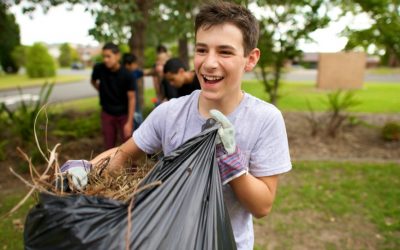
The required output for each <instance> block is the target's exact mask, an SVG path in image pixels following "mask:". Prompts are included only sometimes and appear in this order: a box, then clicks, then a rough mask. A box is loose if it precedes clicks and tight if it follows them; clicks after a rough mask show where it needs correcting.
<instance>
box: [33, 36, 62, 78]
mask: <svg viewBox="0 0 400 250" xmlns="http://www.w3.org/2000/svg"><path fill="white" fill-rule="evenodd" d="M26 72H27V73H28V76H29V77H31V78H37V77H50V76H55V75H56V64H55V62H54V59H53V58H52V57H51V56H50V54H49V52H48V51H47V48H46V47H45V46H44V45H42V44H41V43H35V44H34V45H33V46H32V47H31V48H30V49H29V52H28V58H27V62H26Z"/></svg>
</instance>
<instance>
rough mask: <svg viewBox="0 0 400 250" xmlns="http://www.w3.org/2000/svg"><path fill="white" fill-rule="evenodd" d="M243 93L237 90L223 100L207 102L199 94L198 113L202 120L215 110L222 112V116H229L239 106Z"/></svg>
mask: <svg viewBox="0 0 400 250" xmlns="http://www.w3.org/2000/svg"><path fill="white" fill-rule="evenodd" d="M243 97H244V93H243V91H242V90H239V91H238V92H237V93H235V94H233V95H229V96H226V97H225V98H224V99H221V100H218V101H214V100H208V99H206V98H204V97H202V95H201V93H200V97H199V104H198V105H199V106H198V109H199V113H200V115H201V116H202V117H204V118H209V117H210V114H209V111H210V110H211V109H217V110H219V111H220V112H222V113H223V114H224V115H226V116H227V115H229V114H230V113H232V112H233V111H235V109H236V108H237V107H238V106H239V104H240V102H241V101H242V100H243Z"/></svg>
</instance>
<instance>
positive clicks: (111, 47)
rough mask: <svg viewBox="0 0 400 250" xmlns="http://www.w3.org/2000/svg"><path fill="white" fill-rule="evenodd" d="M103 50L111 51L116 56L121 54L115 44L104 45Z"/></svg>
mask: <svg viewBox="0 0 400 250" xmlns="http://www.w3.org/2000/svg"><path fill="white" fill-rule="evenodd" d="M103 50H111V52H112V53H114V54H118V53H119V47H118V46H117V45H116V44H114V43H106V44H104V46H103Z"/></svg>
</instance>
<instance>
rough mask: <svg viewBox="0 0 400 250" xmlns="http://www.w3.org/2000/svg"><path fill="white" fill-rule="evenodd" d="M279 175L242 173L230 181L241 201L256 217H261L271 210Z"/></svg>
mask: <svg viewBox="0 0 400 250" xmlns="http://www.w3.org/2000/svg"><path fill="white" fill-rule="evenodd" d="M278 176H279V175H273V176H265V177H254V176H252V175H251V174H247V175H242V176H240V177H238V178H236V179H233V180H232V181H231V182H229V185H230V186H231V188H232V189H233V192H234V193H235V195H236V197H237V198H238V200H239V201H240V203H241V204H242V205H243V206H245V207H246V208H247V209H248V210H249V211H250V212H251V213H252V214H253V215H254V216H255V217H257V218H261V217H264V216H266V215H268V213H269V212H270V211H271V209H272V203H273V202H274V199H275V193H276V189H277V186H278Z"/></svg>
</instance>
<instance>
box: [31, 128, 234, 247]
mask: <svg viewBox="0 0 400 250" xmlns="http://www.w3.org/2000/svg"><path fill="white" fill-rule="evenodd" d="M216 134H217V130H216V128H215V127H213V128H211V129H208V130H206V131H204V132H202V133H201V134H199V135H198V136H196V137H195V138H193V139H191V140H189V141H188V142H186V143H184V144H183V145H182V146H180V147H179V148H178V149H176V150H175V151H173V152H172V154H171V155H170V156H167V157H164V158H163V159H161V160H160V161H159V162H158V163H157V164H156V166H155V167H154V169H153V170H152V171H151V173H150V174H149V175H148V177H147V178H146V179H145V180H143V182H142V184H141V186H144V185H146V184H149V183H153V182H154V181H157V180H161V181H162V184H161V185H159V186H156V187H153V188H150V189H146V190H145V191H143V192H140V193H139V194H138V195H136V196H135V200H134V206H133V209H132V213H131V217H130V218H131V220H130V221H131V229H130V231H129V234H128V235H129V237H127V230H128V208H129V204H125V203H121V202H118V201H116V200H111V199H106V198H101V197H93V196H92V197H90V196H85V195H71V196H67V197H57V196H53V195H49V194H45V193H41V194H40V200H39V203H38V204H37V205H36V206H35V207H34V208H32V209H31V210H30V212H29V214H28V216H27V219H26V222H25V231H24V241H25V249H52V250H53V249H69V250H70V249H126V247H127V245H126V244H127V242H129V249H135V250H136V249H143V250H152V249H167V250H170V249H174V250H175V249H183V250H188V249H197V250H205V249H223V250H229V249H236V243H235V239H234V236H233V232H232V227H231V224H230V219H229V215H228V213H227V210H226V208H225V206H224V200H223V193H222V185H221V179H220V176H219V171H218V167H217V165H216V164H217V162H216V158H215V139H216Z"/></svg>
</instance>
